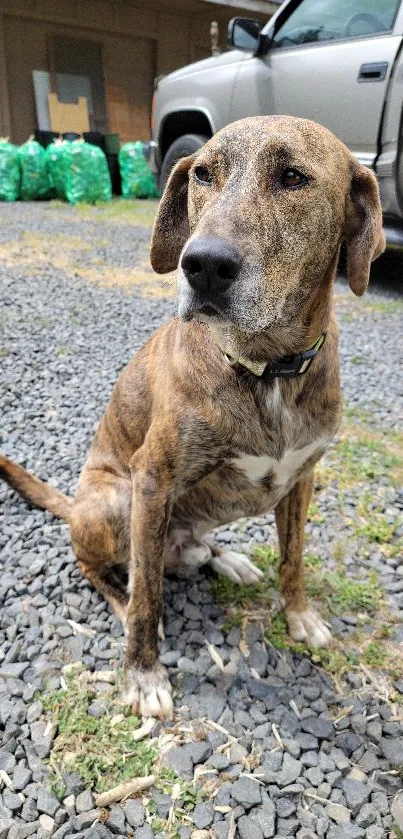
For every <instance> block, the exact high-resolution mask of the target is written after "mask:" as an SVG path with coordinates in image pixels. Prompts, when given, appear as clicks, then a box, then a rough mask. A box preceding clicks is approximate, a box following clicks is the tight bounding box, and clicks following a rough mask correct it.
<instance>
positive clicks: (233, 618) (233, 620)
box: [222, 610, 243, 633]
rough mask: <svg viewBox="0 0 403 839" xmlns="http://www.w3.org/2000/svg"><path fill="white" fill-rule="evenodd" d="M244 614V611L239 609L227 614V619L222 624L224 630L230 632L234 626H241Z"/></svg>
mask: <svg viewBox="0 0 403 839" xmlns="http://www.w3.org/2000/svg"><path fill="white" fill-rule="evenodd" d="M242 620H243V615H242V612H241V611H239V610H237V611H235V612H233V614H230V615H228V616H227V620H226V621H225V623H223V625H222V631H223V632H225V633H227V632H230V630H231V629H233V628H234V626H237V627H241V626H242Z"/></svg>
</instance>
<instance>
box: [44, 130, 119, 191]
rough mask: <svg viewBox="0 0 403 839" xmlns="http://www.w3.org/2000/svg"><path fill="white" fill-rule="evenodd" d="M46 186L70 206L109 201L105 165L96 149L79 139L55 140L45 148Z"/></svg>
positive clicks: (101, 154) (108, 182) (110, 186)
mask: <svg viewBox="0 0 403 839" xmlns="http://www.w3.org/2000/svg"><path fill="white" fill-rule="evenodd" d="M46 157H47V164H48V172H49V179H50V184H51V186H52V187H53V189H54V190H55V192H56V195H57V196H58V198H62V199H63V200H67V201H68V202H69V203H70V204H79V203H80V202H86V203H88V204H95V202H96V201H110V200H111V198H112V185H111V178H110V174H109V169H108V164H107V162H106V157H105V155H104V153H103V151H102V150H101V149H100V148H98V146H93V145H92V144H91V143H85V142H84V141H83V140H73V142H72V143H70V142H68V141H67V140H56V141H55V142H54V143H52V144H51V145H50V146H48V147H47V149H46Z"/></svg>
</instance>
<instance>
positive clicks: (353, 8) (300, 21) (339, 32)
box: [272, 0, 399, 48]
mask: <svg viewBox="0 0 403 839" xmlns="http://www.w3.org/2000/svg"><path fill="white" fill-rule="evenodd" d="M398 6H399V0H354V3H352V2H351V0H303V2H302V3H301V4H300V5H299V6H298V7H297V8H296V9H295V11H294V12H292V13H291V14H290V16H289V17H288V18H287V20H286V21H285V23H283V25H282V26H281V27H280V28H279V30H278V32H276V34H275V36H274V38H273V41H272V45H273V47H277V48H279V47H283V48H284V47H294V46H298V45H299V44H311V43H315V42H323V41H341V40H344V39H346V38H364V37H366V36H370V35H377V34H383V33H385V32H389V31H390V30H391V29H392V28H393V24H394V20H395V17H396V13H397V9H398Z"/></svg>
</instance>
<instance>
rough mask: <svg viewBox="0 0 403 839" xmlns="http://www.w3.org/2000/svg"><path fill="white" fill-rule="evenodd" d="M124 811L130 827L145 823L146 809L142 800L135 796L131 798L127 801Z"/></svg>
mask: <svg viewBox="0 0 403 839" xmlns="http://www.w3.org/2000/svg"><path fill="white" fill-rule="evenodd" d="M124 812H125V817H126V821H127V822H128V824H129V825H130V827H141V826H142V824H144V818H145V810H144V807H143V805H142V803H141V801H138V800H137V799H135V798H131V799H129V801H126V804H125V807H124Z"/></svg>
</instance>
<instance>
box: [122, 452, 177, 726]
mask: <svg viewBox="0 0 403 839" xmlns="http://www.w3.org/2000/svg"><path fill="white" fill-rule="evenodd" d="M153 455H154V459H151V456H150V454H149V449H147V450H144V447H143V448H142V449H141V450H139V452H138V453H136V455H135V457H134V459H133V462H132V464H131V465H132V486H133V492H132V511H131V558H130V568H129V605H128V610H127V629H128V643H127V652H126V660H125V673H124V678H125V689H126V690H125V692H126V701H128V702H129V703H130V704H131V705H132V708H133V713H135V714H136V713H138V712H139V713H140V714H141V715H142V716H143V717H160V718H161V719H162V718H166V719H171V718H172V712H173V704H172V697H171V685H170V683H169V679H168V675H167V673H166V670H165V668H164V667H163V666H162V664H160V663H159V661H158V622H159V620H160V618H161V616H162V594H163V573H164V562H163V551H164V541H165V536H166V530H167V526H168V522H169V516H170V508H171V502H170V496H171V493H172V484H173V481H172V476H171V474H170V471H169V469H167V468H166V465H161V464H159V463H158V457H156V455H155V452H153Z"/></svg>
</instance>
